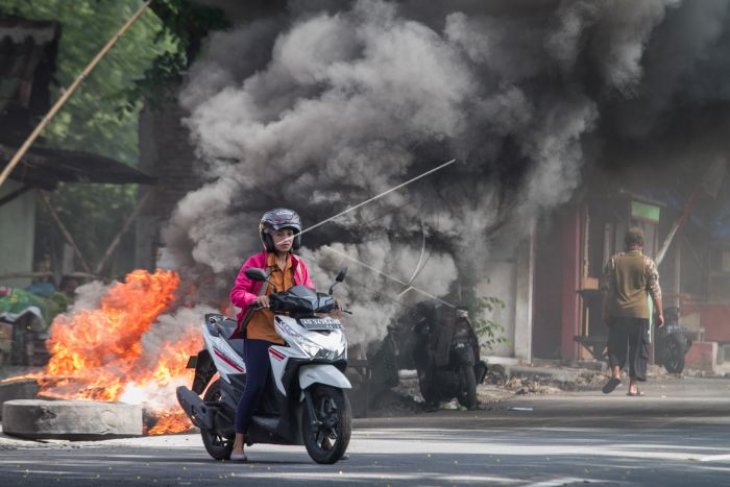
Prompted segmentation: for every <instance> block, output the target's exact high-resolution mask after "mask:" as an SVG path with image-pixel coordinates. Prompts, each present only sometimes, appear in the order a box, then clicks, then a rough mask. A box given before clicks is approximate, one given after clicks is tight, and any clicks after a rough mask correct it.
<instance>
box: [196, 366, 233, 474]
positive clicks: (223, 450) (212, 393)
mask: <svg viewBox="0 0 730 487" xmlns="http://www.w3.org/2000/svg"><path fill="white" fill-rule="evenodd" d="M220 400H221V382H220V379H218V380H217V381H215V382H213V383H212V384H211V385H210V387H208V390H207V391H206V392H205V396H203V401H205V403H211V402H212V403H215V402H220ZM200 436H201V437H202V439H203V445H204V446H205V450H206V451H207V452H208V454H209V455H210V456H211V457H213V458H214V459H216V460H228V459H229V458H230V457H231V451H233V436H222V435H220V434H219V433H218V432H217V431H215V429H213V430H207V429H201V430H200Z"/></svg>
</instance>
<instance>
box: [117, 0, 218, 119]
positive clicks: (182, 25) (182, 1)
mask: <svg viewBox="0 0 730 487" xmlns="http://www.w3.org/2000/svg"><path fill="white" fill-rule="evenodd" d="M151 8H152V10H153V11H154V12H155V14H156V15H157V17H158V18H159V19H160V20H161V22H162V24H161V28H160V31H159V32H158V34H157V38H158V39H166V40H169V42H170V43H171V45H172V48H171V49H168V50H167V51H165V52H163V53H160V54H159V55H158V56H156V57H155V59H154V60H153V61H152V64H151V66H150V67H149V68H147V69H146V70H145V72H144V75H143V76H142V77H141V78H139V79H137V80H135V82H134V84H133V86H131V87H130V88H128V89H127V90H126V91H125V94H124V96H125V97H126V99H127V101H128V103H129V104H131V105H135V104H137V103H140V102H141V101H144V102H145V103H148V104H150V105H152V106H153V107H154V106H155V105H156V104H157V102H158V101H160V100H164V99H169V98H170V97H172V96H174V94H175V90H174V88H176V87H177V86H178V85H179V83H180V82H181V78H182V73H184V72H185V70H186V69H187V68H188V66H189V65H190V63H191V62H192V61H193V58H194V56H195V55H196V54H197V52H198V51H199V49H200V45H201V42H202V40H203V38H204V37H205V36H206V35H207V34H208V32H210V31H212V30H221V29H226V28H228V27H229V23H228V21H227V20H226V18H225V16H224V14H223V12H222V11H221V10H218V9H213V8H208V7H205V6H202V5H199V4H196V3H193V2H192V1H190V0H156V1H155V2H153V3H152V5H151Z"/></svg>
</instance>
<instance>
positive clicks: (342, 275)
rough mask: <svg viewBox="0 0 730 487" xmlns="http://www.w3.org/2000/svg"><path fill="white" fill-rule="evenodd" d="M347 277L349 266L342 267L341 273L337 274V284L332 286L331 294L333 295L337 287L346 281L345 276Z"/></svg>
mask: <svg viewBox="0 0 730 487" xmlns="http://www.w3.org/2000/svg"><path fill="white" fill-rule="evenodd" d="M346 275H347V266H342V267H340V272H338V273H337V277H335V282H334V283H333V284H332V285H331V286H330V291H329V294H332V291H334V290H335V286H336V285H337V284H339V283H341V282H342V281H344V280H345V276H346Z"/></svg>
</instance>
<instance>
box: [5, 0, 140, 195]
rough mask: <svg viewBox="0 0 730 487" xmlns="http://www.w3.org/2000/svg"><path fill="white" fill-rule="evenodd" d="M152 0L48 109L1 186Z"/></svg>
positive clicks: (6, 170)
mask: <svg viewBox="0 0 730 487" xmlns="http://www.w3.org/2000/svg"><path fill="white" fill-rule="evenodd" d="M151 2H152V0H147V1H146V2H145V3H144V4H142V6H141V7H140V8H139V10H137V11H136V12H135V13H134V15H132V17H130V18H129V20H127V22H126V23H125V24H124V25H123V26H122V28H121V29H119V31H118V32H117V33H116V34H114V37H112V38H111V39H110V40H109V42H107V44H106V45H105V46H104V47H103V48H102V49H101V51H99V53H98V54H97V55H96V57H94V59H92V60H91V62H90V63H89V64H88V65H87V66H86V68H85V69H84V70H83V71H82V72H81V74H80V75H79V76H78V78H76V80H74V82H73V83H71V86H69V87H68V88H67V89H66V91H64V92H63V94H62V95H61V98H59V99H58V101H56V103H55V104H54V105H53V107H52V108H51V109H50V110H49V111H48V113H47V114H46V116H45V117H43V120H41V122H40V123H39V124H38V125H37V126H36V128H35V129H34V130H33V132H31V134H30V135H29V136H28V138H27V139H25V142H23V145H22V146H20V149H18V151H17V152H16V153H15V155H14V156H13V158H12V159H11V160H10V162H9V163H8V165H7V166H5V169H4V170H3V172H2V174H0V186H2V185H3V183H4V182H5V180H6V179H7V178H8V176H10V173H11V172H12V170H13V169H15V166H17V165H18V163H20V161H21V159H22V158H23V156H24V155H25V153H26V152H28V149H30V146H31V145H33V142H35V140H36V139H37V138H38V136H39V135H40V134H41V132H42V131H43V129H44V128H46V125H48V123H49V122H50V121H51V119H52V118H53V117H54V116H55V115H56V113H58V111H59V110H60V109H61V107H62V106H63V105H64V104H65V103H66V101H67V100H68V99H69V98H71V95H73V93H74V91H76V88H78V87H79V85H80V84H81V83H82V82H83V81H84V80H85V79H86V77H87V76H89V74H90V73H91V71H92V70H93V69H94V68H95V67H96V65H97V64H99V61H101V60H102V58H103V57H104V56H106V54H107V52H109V50H110V49H111V48H112V47H113V46H114V44H116V43H117V41H118V40H119V39H120V38H121V37H122V35H124V33H125V32H127V30H129V28H130V27H131V26H132V24H134V23H135V22H136V21H137V19H139V17H140V16H141V15H142V13H143V12H144V11H145V10H146V9H147V7H149V5H150V3H151Z"/></svg>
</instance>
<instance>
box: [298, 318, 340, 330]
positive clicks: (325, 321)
mask: <svg viewBox="0 0 730 487" xmlns="http://www.w3.org/2000/svg"><path fill="white" fill-rule="evenodd" d="M299 324H301V325H302V326H303V327H304V328H306V329H307V330H339V329H340V328H342V325H341V324H340V320H336V319H334V318H329V317H327V318H302V319H301V320H299Z"/></svg>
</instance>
